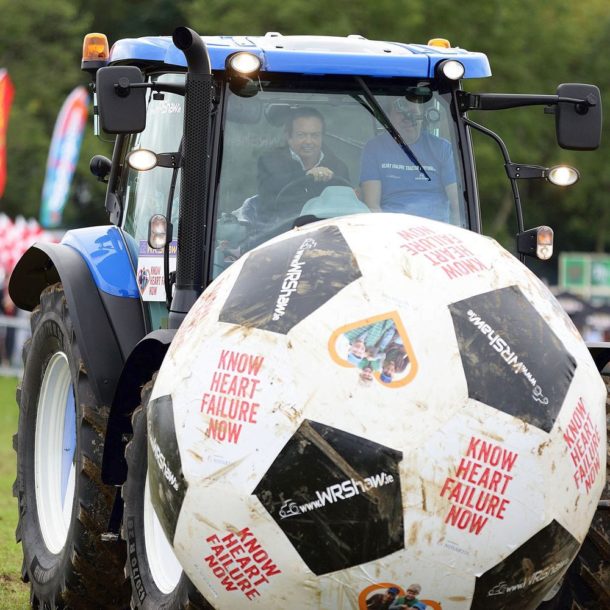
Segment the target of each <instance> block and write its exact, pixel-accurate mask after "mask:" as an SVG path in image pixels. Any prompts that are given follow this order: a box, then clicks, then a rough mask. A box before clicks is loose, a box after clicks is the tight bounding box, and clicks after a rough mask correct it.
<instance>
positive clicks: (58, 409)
mask: <svg viewBox="0 0 610 610" xmlns="http://www.w3.org/2000/svg"><path fill="white" fill-rule="evenodd" d="M31 330H32V336H31V338H30V339H28V341H27V342H26V343H25V345H24V348H23V359H24V373H23V378H22V381H21V383H20V385H19V387H18V389H17V402H18V403H19V409H20V410H19V424H18V431H17V434H16V435H15V437H14V439H13V444H14V447H15V450H16V452H17V479H16V481H15V485H14V489H13V492H14V495H15V496H16V498H17V501H18V507H19V521H18V525H17V531H16V537H17V541H18V542H19V541H21V545H22V549H23V567H22V578H23V580H24V582H30V586H31V594H30V598H31V605H32V607H33V608H41V609H45V610H46V609H47V608H50V609H54V608H70V609H71V610H80V609H82V610H85V609H86V610H90V609H91V608H96V609H105V610H109V609H117V610H118V609H121V610H122V609H123V608H126V607H128V604H129V582H128V581H127V580H126V579H125V577H124V572H123V565H124V562H125V549H124V545H123V544H122V543H121V542H120V541H118V540H116V541H108V542H107V541H103V540H102V534H103V533H104V532H106V530H107V526H108V520H109V517H110V514H111V510H112V507H113V504H114V500H115V495H116V490H115V488H113V487H109V486H106V485H104V484H103V483H102V481H101V463H102V453H103V447H104V435H105V431H106V422H107V408H105V407H102V406H101V405H100V404H98V402H97V400H96V398H95V394H94V392H93V390H92V388H91V384H90V382H89V379H88V376H87V371H86V370H85V367H84V364H83V361H82V359H81V352H80V348H79V344H78V338H77V337H76V336H75V333H74V329H73V325H72V321H71V319H70V313H69V311H68V306H67V303H66V298H65V295H64V291H63V288H62V285H61V284H59V283H58V284H54V285H53V286H49V287H48V288H46V289H45V290H44V291H43V292H42V294H41V295H40V304H39V305H38V306H37V307H36V308H35V309H34V311H33V312H32V316H31Z"/></svg>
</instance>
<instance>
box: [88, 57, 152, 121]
mask: <svg viewBox="0 0 610 610" xmlns="http://www.w3.org/2000/svg"><path fill="white" fill-rule="evenodd" d="M134 85H135V86H134ZM138 85H139V87H138ZM143 85H144V76H143V75H142V72H141V71H140V69H139V68H136V67H135V66H108V67H105V68H100V69H99V70H98V71H97V75H96V85H95V90H96V93H97V105H98V112H99V117H100V124H101V127H102V129H103V130H104V131H105V132H106V133H139V132H141V131H144V128H145V127H146V88H145V86H143Z"/></svg>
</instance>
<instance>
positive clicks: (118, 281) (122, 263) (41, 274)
mask: <svg viewBox="0 0 610 610" xmlns="http://www.w3.org/2000/svg"><path fill="white" fill-rule="evenodd" d="M134 250H135V243H133V240H132V238H130V237H128V236H126V234H124V233H123V232H122V231H121V230H120V229H118V228H117V227H114V226H113V227H89V228H86V229H77V230H74V231H69V232H68V233H66V235H65V237H64V239H63V240H62V242H61V243H60V244H48V243H36V244H34V245H33V246H32V247H31V248H30V249H29V250H28V251H27V252H26V253H25V254H24V255H23V256H22V257H21V259H20V260H19V262H18V263H17V266H16V267H15V269H14V271H13V273H12V275H11V279H10V283H9V294H10V296H11V299H12V300H13V301H14V302H15V304H16V305H17V307H20V308H21V309H25V310H28V311H32V310H33V309H34V308H35V307H36V306H37V305H38V303H39V301H40V293H41V292H42V291H43V290H44V289H45V288H46V287H47V286H51V285H53V284H55V283H57V282H61V283H62V285H63V289H64V292H65V295H66V300H67V303H68V309H69V311H70V316H71V318H72V321H73V323H74V331H75V333H76V337H77V339H78V342H79V347H80V349H81V353H82V356H83V360H84V365H85V368H86V370H87V373H88V375H89V379H90V382H91V384H92V388H93V391H94V392H95V394H96V398H97V399H98V401H99V404H101V405H106V406H110V404H111V403H112V398H113V396H114V390H115V387H116V384H117V382H118V379H119V377H120V374H121V371H122V368H123V363H124V362H125V360H126V358H127V356H128V355H129V353H130V352H131V350H132V349H133V347H134V346H135V345H136V344H137V342H138V341H139V340H140V339H141V338H142V337H143V336H144V335H145V334H146V332H147V326H148V321H147V319H146V313H145V309H144V307H143V304H142V301H141V300H140V296H139V292H138V288H137V283H136V279H135V271H134V264H133V262H132V260H135V258H134V254H135V251H134ZM135 255H136V256H137V254H135Z"/></svg>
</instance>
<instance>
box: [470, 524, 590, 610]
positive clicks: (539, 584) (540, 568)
mask: <svg viewBox="0 0 610 610" xmlns="http://www.w3.org/2000/svg"><path fill="white" fill-rule="evenodd" d="M579 547H580V544H579V543H578V541H577V540H576V539H575V538H574V537H573V536H572V535H571V534H570V533H569V532H568V531H567V530H566V529H564V528H563V527H562V526H561V525H559V523H557V521H551V523H549V525H547V526H546V527H545V528H544V529H542V530H540V531H539V532H538V533H537V534H535V535H534V536H532V537H531V538H530V539H529V540H528V541H527V542H525V544H522V545H521V546H520V547H519V548H518V549H517V550H515V551H513V552H512V553H511V554H510V555H509V556H508V557H506V558H505V559H504V560H503V561H502V562H500V563H499V564H497V565H496V566H494V567H493V568H491V570H488V571H487V572H485V573H484V574H482V575H481V576H479V577H478V578H477V580H476V583H475V587H474V596H473V598H472V605H471V606H470V608H471V610H506V609H508V608H519V609H520V610H521V609H523V610H529V609H531V610H534V609H535V608H537V607H538V606H539V605H540V603H541V602H542V600H543V599H544V597H545V596H546V595H547V594H548V593H549V591H551V590H552V589H553V587H554V586H555V585H556V584H557V582H558V581H559V580H560V579H561V577H562V576H563V574H564V573H565V571H566V570H567V569H568V567H569V565H570V563H572V560H573V559H574V557H575V556H576V553H577V552H578V549H579Z"/></svg>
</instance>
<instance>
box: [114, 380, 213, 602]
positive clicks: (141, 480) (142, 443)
mask: <svg viewBox="0 0 610 610" xmlns="http://www.w3.org/2000/svg"><path fill="white" fill-rule="evenodd" d="M155 377H156V376H155ZM155 377H153V379H152V380H151V381H149V382H148V383H147V384H146V385H144V387H143V388H142V392H141V404H140V406H139V407H138V408H137V409H136V410H135V411H134V414H133V416H132V427H133V438H132V440H131V441H130V442H129V444H128V445H127V450H126V452H125V455H126V458H127V481H126V482H125V485H124V486H123V501H124V503H125V510H124V515H123V538H124V539H125V540H126V541H127V563H126V573H127V574H128V575H129V577H130V579H131V590H132V607H133V608H141V609H142V610H159V609H163V610H213V608H212V606H210V605H209V604H208V603H207V602H206V600H205V599H204V598H203V596H202V595H201V594H200V593H199V592H198V591H197V589H196V588H195V586H194V585H193V584H192V583H191V581H190V580H189V578H188V577H187V575H186V574H185V573H184V572H183V571H182V568H181V566H180V564H179V562H178V559H177V558H176V556H175V555H174V552H173V550H172V547H171V546H170V544H169V542H168V541H167V539H166V538H165V534H164V533H163V530H162V528H161V523H160V522H159V520H158V519H157V517H156V515H155V512H154V509H153V506H152V503H151V499H150V492H149V489H148V477H147V473H148V432H147V417H146V415H147V407H148V402H149V400H150V395H151V392H152V388H153V385H154V381H155Z"/></svg>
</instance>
